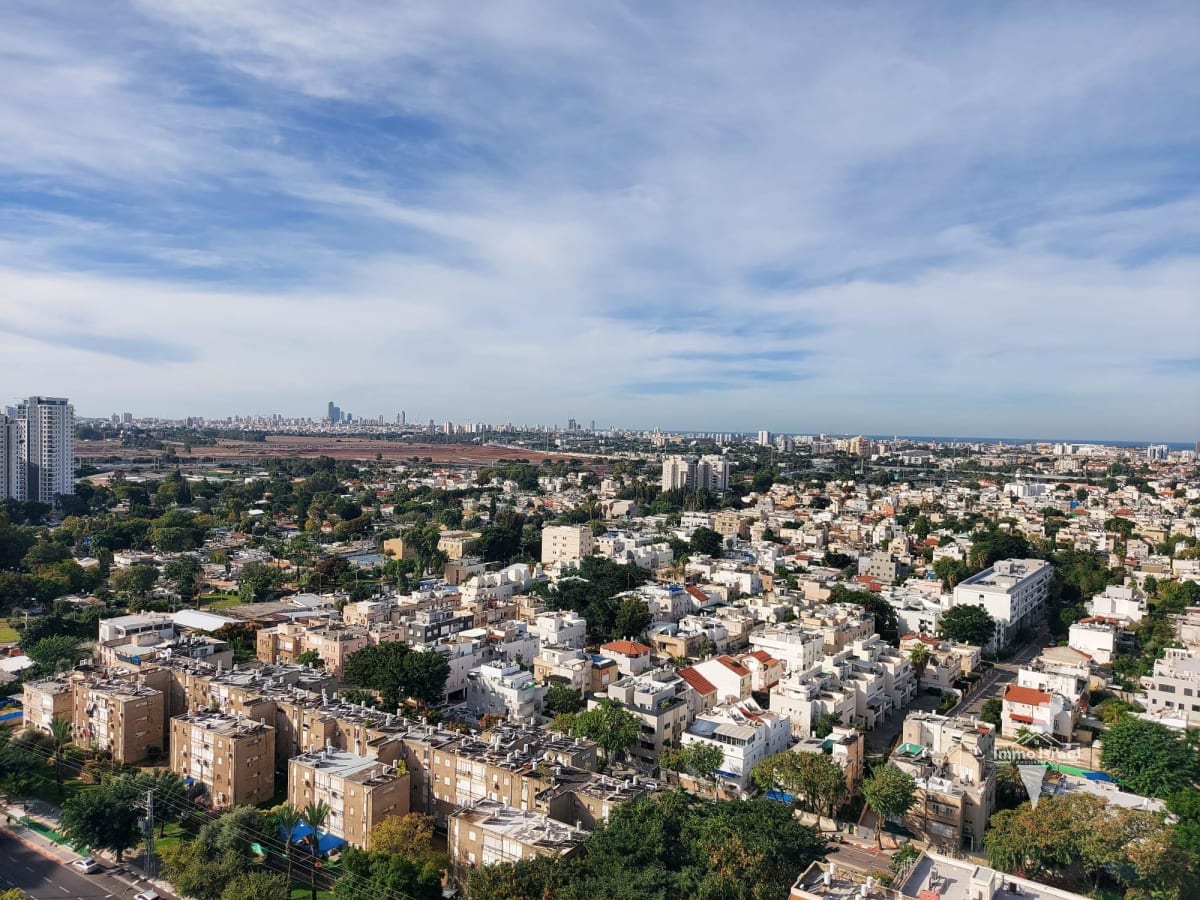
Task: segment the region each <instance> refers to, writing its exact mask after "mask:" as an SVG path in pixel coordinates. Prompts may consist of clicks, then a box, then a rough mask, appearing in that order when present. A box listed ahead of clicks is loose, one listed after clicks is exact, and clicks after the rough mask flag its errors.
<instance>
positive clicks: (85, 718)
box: [72, 679, 166, 764]
mask: <svg viewBox="0 0 1200 900" xmlns="http://www.w3.org/2000/svg"><path fill="white" fill-rule="evenodd" d="M72 693H73V698H72V733H73V735H74V740H75V743H77V744H79V745H80V746H81V747H92V748H94V749H96V750H100V751H103V752H108V753H111V754H112V758H113V760H114V761H115V762H121V763H128V764H134V763H140V762H144V761H145V760H147V759H152V758H158V757H159V756H160V755H161V754H162V752H163V743H164V740H165V738H166V727H165V722H166V695H165V694H163V692H162V691H160V690H157V689H155V688H152V687H148V686H146V685H145V684H144V683H140V682H139V681H137V680H134V679H97V680H92V679H79V680H75V681H74V682H73V685H72Z"/></svg>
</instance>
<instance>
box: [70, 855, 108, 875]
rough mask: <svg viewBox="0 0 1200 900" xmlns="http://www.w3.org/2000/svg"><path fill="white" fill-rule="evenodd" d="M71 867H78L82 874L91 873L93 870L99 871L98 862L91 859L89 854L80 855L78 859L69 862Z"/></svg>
mask: <svg viewBox="0 0 1200 900" xmlns="http://www.w3.org/2000/svg"><path fill="white" fill-rule="evenodd" d="M71 868H72V869H78V870H79V871H80V872H82V873H83V874H84V875H91V874H92V873H93V872H99V871H100V868H101V867H100V863H98V862H96V860H94V859H92V858H91V857H90V856H81V857H80V858H79V859H77V860H75V861H74V862H73V863H71Z"/></svg>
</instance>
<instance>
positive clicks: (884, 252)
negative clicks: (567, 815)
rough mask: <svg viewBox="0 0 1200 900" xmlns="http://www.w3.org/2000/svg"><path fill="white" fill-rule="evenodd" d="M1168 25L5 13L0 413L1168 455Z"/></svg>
mask: <svg viewBox="0 0 1200 900" xmlns="http://www.w3.org/2000/svg"><path fill="white" fill-rule="evenodd" d="M1197 46H1200V7H1197V6H1196V4H1194V3H1186V2H1183V3H1156V4H1149V5H1141V6H1139V7H1138V8H1136V9H1134V8H1132V7H1127V6H1123V5H1121V4H1086V3H1072V4H1065V5H1063V4H1058V5H1053V6H1052V7H1049V8H1047V7H1045V5H1042V4H1033V3H1016V4H1009V5H1006V6H1005V7H1004V8H1003V9H1000V8H994V9H985V8H983V7H981V6H978V5H965V6H964V5H963V4H958V3H911V4H894V3H879V4H871V3H862V4H832V3H830V4H823V5H822V4H787V3H778V4H739V5H737V8H734V7H731V6H730V5H728V4H718V3H686V4H685V3H663V4H644V3H628V4H620V3H588V2H581V3H540V2H531V0H527V2H509V3H505V2H493V3H482V4H471V3H453V4H444V3H442V4H435V3H429V4H407V5H402V4H377V3H364V4H356V3H353V2H346V3H327V2H307V0H287V2H283V0H280V2H272V0H257V2H253V3H248V2H244V0H206V2H199V0H196V2H192V0H155V2H150V0H146V2H136V0H135V2H128V3H126V2H96V3H83V4H81V3H72V2H62V3H55V2H38V3H32V2H30V3H20V2H18V3H10V4H5V5H4V8H3V9H2V10H0V83H3V84H4V85H6V88H5V90H4V91H2V92H0V385H3V386H4V388H5V390H4V393H5V394H7V395H10V396H12V397H16V396H19V395H23V394H31V393H45V394H57V395H67V396H70V397H72V398H73V399H74V400H75V402H76V406H77V408H78V410H79V412H80V413H81V414H84V415H104V414H107V413H109V412H112V411H123V410H130V411H132V412H135V413H139V414H158V415H186V414H197V415H225V414H230V413H241V414H251V413H259V412H281V413H284V414H288V415H311V416H319V415H321V414H322V412H323V410H324V404H325V402H326V401H327V400H329V399H334V400H336V401H338V402H339V403H341V405H342V406H343V407H344V408H347V409H350V410H352V411H354V412H357V413H360V414H365V415H378V414H380V413H384V414H386V415H388V416H392V415H394V414H395V413H396V412H398V411H399V410H401V409H404V410H405V411H406V412H407V413H408V416H409V418H410V420H423V419H426V418H430V417H436V418H437V419H438V420H439V421H440V420H444V419H447V418H449V419H453V420H454V421H467V420H475V421H478V420H484V421H509V420H511V421H545V422H560V423H563V422H565V421H566V420H567V418H568V417H570V416H574V417H575V418H577V419H579V420H581V421H584V422H586V421H588V420H590V419H595V420H596V421H597V423H598V424H601V425H607V424H610V423H616V424H620V425H630V426H654V425H659V426H662V427H664V428H697V429H699V428H712V429H721V430H725V429H737V430H742V429H757V428H770V429H772V430H775V431H846V432H859V431H865V432H868V433H892V432H899V433H933V434H938V433H941V434H985V435H1021V436H1027V435H1071V436H1075V437H1084V438H1086V437H1108V438H1129V439H1138V438H1141V439H1155V440H1162V439H1168V440H1193V439H1195V438H1197V437H1200V399H1198V398H1200V55H1198V54H1197V53H1196V52H1195V48H1196V47H1197Z"/></svg>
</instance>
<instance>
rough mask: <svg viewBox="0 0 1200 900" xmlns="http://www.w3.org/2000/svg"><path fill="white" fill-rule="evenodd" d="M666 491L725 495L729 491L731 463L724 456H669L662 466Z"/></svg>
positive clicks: (662, 480)
mask: <svg viewBox="0 0 1200 900" xmlns="http://www.w3.org/2000/svg"><path fill="white" fill-rule="evenodd" d="M661 485H662V489H663V490H664V491H677V490H686V491H710V492H712V493H714V494H723V493H724V492H725V491H727V490H728V489H729V461H728V460H727V459H725V457H723V456H717V455H706V456H701V457H700V458H699V459H696V458H695V457H689V456H667V457H665V458H664V459H663V464H662V479H661Z"/></svg>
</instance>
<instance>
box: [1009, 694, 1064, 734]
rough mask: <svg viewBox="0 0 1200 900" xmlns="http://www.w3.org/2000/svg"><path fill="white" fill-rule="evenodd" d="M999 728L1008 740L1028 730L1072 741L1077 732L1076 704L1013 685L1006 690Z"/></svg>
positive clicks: (1055, 696)
mask: <svg viewBox="0 0 1200 900" xmlns="http://www.w3.org/2000/svg"><path fill="white" fill-rule="evenodd" d="M1000 727H1001V731H1002V733H1003V734H1004V736H1005V737H1017V736H1018V735H1019V734H1020V733H1021V731H1022V730H1025V731H1028V732H1032V733H1035V734H1044V735H1050V736H1052V737H1053V738H1055V739H1056V740H1060V741H1069V740H1070V739H1071V736H1072V735H1073V734H1074V733H1075V705H1074V703H1072V702H1071V701H1070V700H1068V699H1067V698H1066V697H1064V696H1063V695H1062V694H1059V693H1056V692H1050V691H1043V690H1038V689H1037V688H1031V687H1022V686H1021V685H1018V684H1010V685H1007V686H1006V687H1005V689H1004V698H1003V713H1002V715H1001V726H1000Z"/></svg>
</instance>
